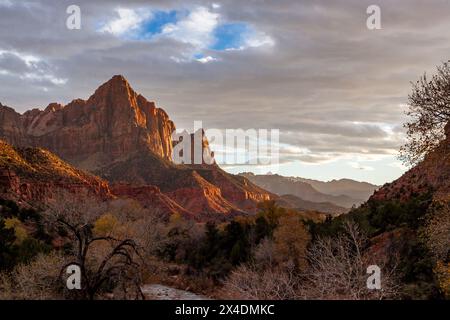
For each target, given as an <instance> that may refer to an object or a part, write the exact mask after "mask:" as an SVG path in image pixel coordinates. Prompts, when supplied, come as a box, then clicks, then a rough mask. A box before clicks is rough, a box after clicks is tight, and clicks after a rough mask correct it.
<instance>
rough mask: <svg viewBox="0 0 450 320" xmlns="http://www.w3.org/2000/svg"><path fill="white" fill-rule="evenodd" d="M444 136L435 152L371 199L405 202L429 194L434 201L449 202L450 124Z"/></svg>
mask: <svg viewBox="0 0 450 320" xmlns="http://www.w3.org/2000/svg"><path fill="white" fill-rule="evenodd" d="M445 134H446V139H444V140H443V141H442V142H441V143H440V145H439V147H437V149H436V150H435V151H433V152H431V153H429V154H428V155H427V156H426V157H425V159H424V160H423V161H422V162H421V163H419V164H418V165H417V166H415V167H414V168H412V169H410V170H409V171H408V172H406V173H405V174H404V175H403V176H401V177H400V178H399V179H397V180H395V181H394V182H392V183H389V184H386V185H384V186H383V187H382V188H380V189H379V190H378V191H377V192H375V194H374V195H373V196H372V197H371V199H374V200H401V201H407V200H409V199H410V198H411V197H413V196H418V195H421V194H425V193H427V192H431V193H432V194H433V198H434V199H436V200H444V201H448V200H450V122H449V123H448V124H447V125H446V127H445Z"/></svg>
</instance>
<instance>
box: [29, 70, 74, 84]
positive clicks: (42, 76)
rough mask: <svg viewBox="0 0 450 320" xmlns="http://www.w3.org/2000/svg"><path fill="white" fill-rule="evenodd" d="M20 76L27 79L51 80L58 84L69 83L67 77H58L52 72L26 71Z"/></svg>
mask: <svg viewBox="0 0 450 320" xmlns="http://www.w3.org/2000/svg"><path fill="white" fill-rule="evenodd" d="M20 78H21V79H25V80H36V81H49V82H50V83H52V84H54V85H57V86H60V85H64V84H66V83H67V79H63V78H57V77H55V76H54V75H51V74H40V73H34V72H29V73H25V74H24V75H22V76H21V77H20Z"/></svg>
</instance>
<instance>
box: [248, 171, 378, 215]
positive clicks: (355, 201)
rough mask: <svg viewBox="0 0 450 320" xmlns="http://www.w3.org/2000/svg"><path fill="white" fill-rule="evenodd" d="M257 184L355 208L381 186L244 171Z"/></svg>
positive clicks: (309, 198) (286, 193) (309, 199)
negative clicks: (256, 173)
mask: <svg viewBox="0 0 450 320" xmlns="http://www.w3.org/2000/svg"><path fill="white" fill-rule="evenodd" d="M241 175H242V176H244V177H246V178H247V179H249V180H250V181H252V182H253V183H255V184H256V185H258V186H260V187H262V188H264V189H266V190H268V191H270V192H273V193H275V194H277V195H280V196H282V195H294V196H296V197H299V198H301V199H302V200H304V201H311V202H315V203H330V204H333V205H335V206H339V207H344V208H351V207H352V206H354V205H355V206H356V205H359V204H361V203H363V202H364V201H366V200H367V199H368V198H369V197H370V196H371V195H372V194H373V192H374V191H375V190H376V189H377V188H378V186H375V185H372V184H370V183H367V182H358V181H354V180H350V179H342V180H332V181H330V182H323V181H318V180H311V179H304V178H299V177H284V176H280V175H277V174H269V175H255V174H253V173H242V174H241Z"/></svg>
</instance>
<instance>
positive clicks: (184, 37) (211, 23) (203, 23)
mask: <svg viewBox="0 0 450 320" xmlns="http://www.w3.org/2000/svg"><path fill="white" fill-rule="evenodd" d="M219 18H220V15H219V14H218V13H213V12H210V11H209V10H208V9H207V8H205V7H197V8H196V9H194V10H193V11H191V12H190V13H189V14H188V15H187V16H186V17H185V18H184V19H181V20H180V21H178V22H177V23H170V24H167V25H166V26H164V28H163V30H162V33H163V35H166V36H168V37H171V38H173V39H175V40H177V41H180V42H183V43H188V44H190V45H192V46H194V47H195V48H196V49H205V48H207V47H208V46H209V45H211V44H212V43H213V41H214V35H213V31H214V29H215V28H216V27H217V25H218V24H219Z"/></svg>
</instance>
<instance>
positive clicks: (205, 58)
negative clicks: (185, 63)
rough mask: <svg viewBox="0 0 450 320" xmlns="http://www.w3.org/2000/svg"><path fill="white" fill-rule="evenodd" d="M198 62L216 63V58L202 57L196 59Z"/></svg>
mask: <svg viewBox="0 0 450 320" xmlns="http://www.w3.org/2000/svg"><path fill="white" fill-rule="evenodd" d="M196 60H197V61H198V62H200V63H208V62H213V61H217V58H214V57H211V56H207V57H202V58H199V59H196Z"/></svg>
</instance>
